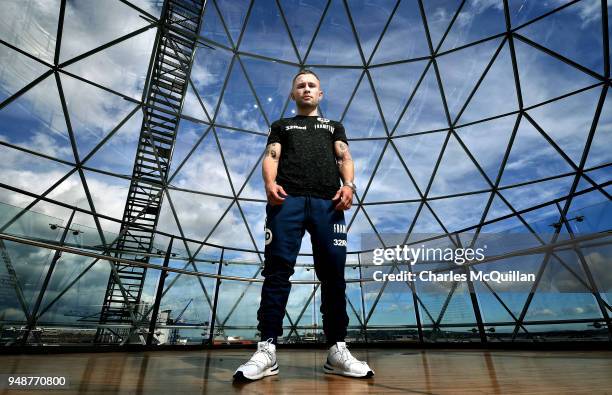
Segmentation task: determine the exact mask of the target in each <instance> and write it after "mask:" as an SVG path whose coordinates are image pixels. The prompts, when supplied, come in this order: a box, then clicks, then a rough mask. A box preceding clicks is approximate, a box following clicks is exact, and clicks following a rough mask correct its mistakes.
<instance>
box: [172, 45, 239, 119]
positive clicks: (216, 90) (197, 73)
mask: <svg viewBox="0 0 612 395" xmlns="http://www.w3.org/2000/svg"><path fill="white" fill-rule="evenodd" d="M232 58H233V55H232V53H231V52H229V51H226V50H223V49H220V48H217V50H211V49H208V48H202V49H201V50H199V51H196V53H195V58H194V60H193V66H192V68H191V75H190V76H189V79H190V81H191V83H190V84H189V85H190V88H191V89H193V87H194V86H195V89H196V90H197V91H198V94H199V96H200V99H201V100H202V102H203V103H204V108H206V111H205V112H206V113H208V115H209V116H210V117H213V116H214V113H215V111H216V110H217V105H218V102H219V97H220V95H221V91H222V90H223V84H224V83H225V79H226V77H227V75H228V73H229V72H230V67H229V66H230V64H231V62H232ZM232 67H240V65H239V64H238V60H237V59H236V60H235V61H234V65H233V66H232ZM191 89H190V90H191ZM190 93H191V94H192V95H193V92H190ZM187 98H188V97H186V98H185V104H184V105H183V111H185V109H186V107H187ZM191 103H192V104H191V105H192V106H193V105H196V104H197V107H195V108H192V109H191V112H192V113H193V114H194V115H196V116H197V117H198V118H201V113H200V112H199V111H201V110H202V109H201V107H202V106H201V104H200V102H199V101H198V99H197V97H194V98H193V99H192V101H191ZM201 119H204V120H208V117H206V118H201Z"/></svg>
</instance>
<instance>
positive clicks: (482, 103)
mask: <svg viewBox="0 0 612 395" xmlns="http://www.w3.org/2000/svg"><path fill="white" fill-rule="evenodd" d="M517 110H518V99H517V96H516V85H515V84H514V74H513V71H512V59H511V57H510V51H509V49H508V46H507V45H504V47H503V48H502V49H501V52H500V53H499V54H498V55H497V58H496V59H495V62H493V64H492V65H491V68H490V69H489V70H488V72H487V74H486V75H485V77H484V79H483V80H482V82H481V83H480V86H479V87H478V90H477V91H476V92H475V93H474V96H472V98H471V100H470V102H469V103H468V104H467V107H466V108H465V111H464V112H463V113H462V114H461V118H460V123H467V122H473V121H476V120H480V119H485V118H489V117H492V116H495V115H500V114H506V113H509V112H513V111H517Z"/></svg>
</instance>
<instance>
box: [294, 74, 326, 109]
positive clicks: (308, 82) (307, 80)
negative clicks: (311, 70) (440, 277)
mask: <svg viewBox="0 0 612 395" xmlns="http://www.w3.org/2000/svg"><path fill="white" fill-rule="evenodd" d="M322 98H323V91H322V90H321V85H320V83H319V80H318V79H317V77H315V76H314V75H312V74H300V75H299V76H298V77H297V78H296V79H295V83H294V84H293V89H292V90H291V99H293V100H295V104H296V105H297V106H298V107H300V108H304V107H316V106H318V105H319V103H320V102H321V99H322Z"/></svg>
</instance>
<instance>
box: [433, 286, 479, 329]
mask: <svg viewBox="0 0 612 395" xmlns="http://www.w3.org/2000/svg"><path fill="white" fill-rule="evenodd" d="M475 322H476V318H475V317H474V307H473V306H472V300H471V298H470V291H469V289H468V285H467V283H466V282H460V283H459V284H458V286H457V288H456V289H455V292H453V296H451V299H450V301H449V303H448V306H447V307H446V310H445V311H444V315H443V316H442V321H441V322H440V323H441V324H458V323H475Z"/></svg>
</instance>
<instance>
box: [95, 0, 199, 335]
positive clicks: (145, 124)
mask: <svg viewBox="0 0 612 395" xmlns="http://www.w3.org/2000/svg"><path fill="white" fill-rule="evenodd" d="M205 3H206V0H165V1H164V5H163V9H162V13H161V17H160V21H159V30H158V32H157V36H156V41H155V47H154V52H153V54H152V60H151V65H150V66H149V74H148V76H147V84H146V85H145V92H144V95H143V99H145V100H146V102H145V104H146V106H145V107H144V110H143V111H144V116H143V121H142V127H141V131H140V138H139V141H138V149H137V151H136V159H135V162H134V169H133V173H132V181H131V184H130V189H129V192H128V196H127V200H126V204H125V209H124V212H123V220H122V224H121V232H120V236H119V238H118V240H117V246H116V252H115V256H116V257H119V258H125V259H130V260H139V261H141V262H148V261H149V256H148V255H146V254H150V253H152V252H154V251H152V250H153V238H154V234H155V229H156V227H157V222H158V220H159V214H160V208H161V204H162V197H163V188H164V186H165V185H166V182H167V179H168V170H169V167H170V161H171V158H172V152H173V149H174V143H175V138H176V133H177V130H178V126H179V120H180V114H181V111H182V108H183V102H184V99H185V95H186V92H187V87H188V82H189V75H190V73H191V66H192V64H193V59H194V57H195V50H196V45H197V43H198V34H199V31H200V26H201V23H202V14H203V10H204V5H205ZM115 266H116V271H117V275H114V274H113V273H112V272H111V275H110V277H109V280H108V285H107V289H106V294H105V296H104V301H103V305H102V309H101V312H100V320H99V322H100V324H103V325H116V324H128V325H132V324H133V323H134V317H136V316H137V312H138V311H139V309H138V306H139V305H140V299H141V296H142V289H143V286H144V281H145V277H146V268H141V267H134V266H130V265H124V264H119V263H117V264H115ZM128 333H129V329H127V328H126V329H121V330H111V329H110V328H108V327H106V328H104V327H103V328H100V329H98V331H97V333H96V340H95V341H96V342H97V343H117V342H125V341H126V339H125V338H124V337H125V336H126V335H127V334H128Z"/></svg>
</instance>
